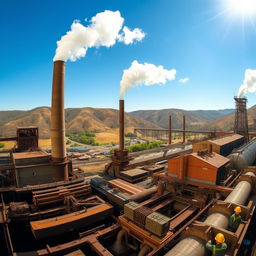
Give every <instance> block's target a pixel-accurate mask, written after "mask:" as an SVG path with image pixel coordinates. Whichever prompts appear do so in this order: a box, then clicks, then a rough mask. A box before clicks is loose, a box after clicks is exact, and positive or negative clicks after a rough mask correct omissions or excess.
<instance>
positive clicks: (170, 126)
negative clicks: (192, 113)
mask: <svg viewBox="0 0 256 256" xmlns="http://www.w3.org/2000/svg"><path fill="white" fill-rule="evenodd" d="M171 144H172V116H169V145H171Z"/></svg>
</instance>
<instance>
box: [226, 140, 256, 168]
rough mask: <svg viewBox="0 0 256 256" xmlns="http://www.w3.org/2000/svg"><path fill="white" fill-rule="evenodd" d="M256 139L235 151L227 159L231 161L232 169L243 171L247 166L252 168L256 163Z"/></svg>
mask: <svg viewBox="0 0 256 256" xmlns="http://www.w3.org/2000/svg"><path fill="white" fill-rule="evenodd" d="M255 154H256V139H255V138H254V139H252V140H251V141H250V142H248V143H247V144H245V145H244V146H242V147H240V148H238V149H236V150H233V151H232V153H231V154H230V155H228V156H227V157H228V158H229V159H230V163H231V168H233V169H237V170H242V169H244V168H246V166H250V165H252V164H253V163H254V161H255Z"/></svg>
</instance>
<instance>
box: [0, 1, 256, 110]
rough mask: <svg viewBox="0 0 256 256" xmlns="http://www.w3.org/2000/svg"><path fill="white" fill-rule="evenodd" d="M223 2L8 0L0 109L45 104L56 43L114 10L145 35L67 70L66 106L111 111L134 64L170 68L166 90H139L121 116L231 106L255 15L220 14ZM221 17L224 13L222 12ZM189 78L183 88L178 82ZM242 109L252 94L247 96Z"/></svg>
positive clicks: (252, 55)
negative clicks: (72, 28)
mask: <svg viewBox="0 0 256 256" xmlns="http://www.w3.org/2000/svg"><path fill="white" fill-rule="evenodd" d="M225 1H228V0H139V1H138V0H122V1H120V0H116V1H114V0H107V1H106V0H94V1H89V0H62V1H60V0H55V1H54V0H23V1H21V0H8V1H7V0H6V1H4V0H3V1H1V2H0V29H1V40H0V48H1V55H0V56H1V58H0V70H1V71H0V88H1V101H0V110H12V109H32V108H35V107H38V106H50V104H51V103H50V102H51V82H52V68H53V62H52V59H53V57H54V54H55V50H56V41H57V40H59V39H60V38H61V36H62V35H64V34H65V33H66V32H67V31H68V30H69V29H70V25H71V24H72V22H73V21H74V20H80V21H81V23H82V24H86V22H85V21H84V19H85V18H87V19H88V20H90V19H91V17H93V16H95V15H96V14H97V13H99V12H102V11H104V10H112V11H116V10H119V11H120V12H121V15H122V17H123V18H124V19H125V23H124V25H126V26H128V27H130V28H136V27H138V28H141V29H142V30H143V31H144V32H145V33H146V37H145V38H144V39H143V40H142V42H137V43H134V44H131V45H125V44H121V43H117V44H116V45H114V46H113V47H110V48H106V47H99V48H92V49H88V51H87V54H86V57H84V58H81V59H79V60H77V61H76V62H70V61H68V62H67V64H66V81H65V82H66V83H65V106H66V107H67V108H68V107H69V108H70V107H106V108H117V107H118V100H119V83H120V80H121V78H122V73H123V70H124V69H127V68H129V66H130V65H131V63H132V61H133V60H137V61H138V62H140V63H144V62H148V63H153V64H155V65H163V66H164V67H165V68H167V69H173V68H174V69H176V70H177V75H176V80H174V81H169V82H167V83H166V84H165V85H162V86H158V85H154V86H150V87H147V86H138V87H135V88H132V89H130V90H129V91H128V93H127V94H126V95H125V98H124V99H125V100H126V111H132V110H138V109H164V108H182V109H189V110H190V109H223V108H233V107H234V100H233V97H234V96H235V95H236V93H237V91H238V89H239V87H240V85H241V84H242V81H243V77H244V71H245V69H247V68H250V69H256V63H255V61H256V51H255V45H256V15H253V14H252V15H251V16H250V17H249V16H245V17H242V15H240V14H239V13H235V12H226V13H222V12H223V11H224V10H225V8H226V6H225V4H224V3H225ZM221 13H222V14H221ZM184 77H188V78H189V79H190V80H189V81H188V82H187V83H184V84H182V83H179V82H178V80H179V79H180V78H184ZM247 97H248V106H252V105H254V104H256V95H255V94H248V95H247Z"/></svg>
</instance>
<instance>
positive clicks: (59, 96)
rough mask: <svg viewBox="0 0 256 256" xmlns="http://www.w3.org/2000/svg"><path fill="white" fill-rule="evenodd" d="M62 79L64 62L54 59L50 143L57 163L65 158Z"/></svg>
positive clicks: (63, 76) (54, 160) (63, 77)
mask: <svg viewBox="0 0 256 256" xmlns="http://www.w3.org/2000/svg"><path fill="white" fill-rule="evenodd" d="M64 79H65V62H64V61H59V60H58V61H55V62H54V69H53V80H52V108H51V143H52V161H53V162H57V163H60V162H63V161H65V159H66V146H65V113H64Z"/></svg>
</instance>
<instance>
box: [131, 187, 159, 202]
mask: <svg viewBox="0 0 256 256" xmlns="http://www.w3.org/2000/svg"><path fill="white" fill-rule="evenodd" d="M155 192H157V186H153V187H151V188H148V189H146V190H144V191H142V192H139V193H136V194H134V195H132V196H131V197H130V200H131V201H136V202H140V201H142V200H144V199H145V198H147V197H149V196H150V195H152V194H153V193H155Z"/></svg>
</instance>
